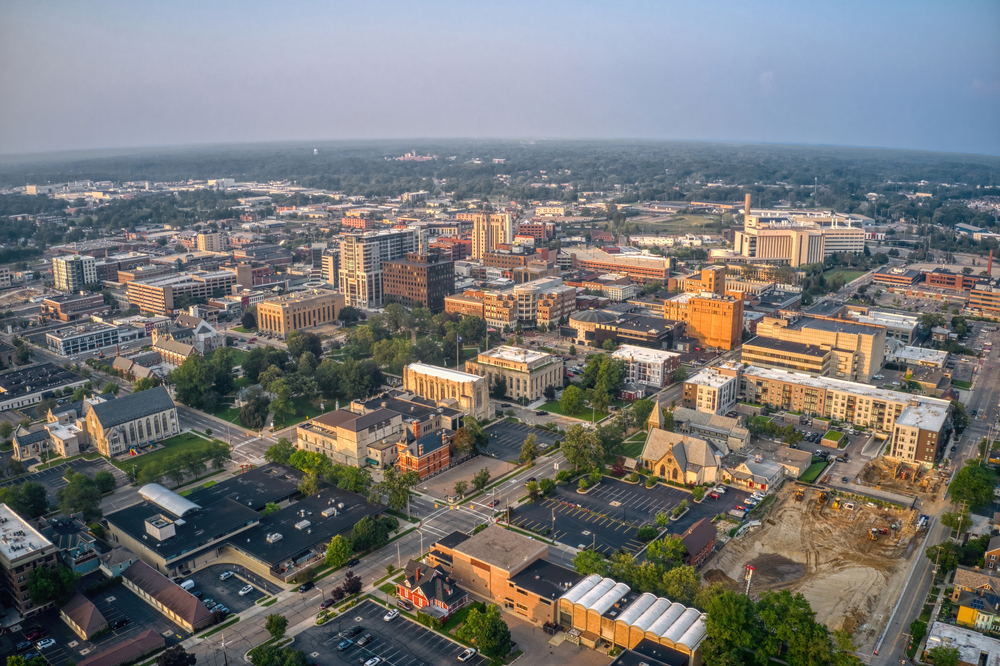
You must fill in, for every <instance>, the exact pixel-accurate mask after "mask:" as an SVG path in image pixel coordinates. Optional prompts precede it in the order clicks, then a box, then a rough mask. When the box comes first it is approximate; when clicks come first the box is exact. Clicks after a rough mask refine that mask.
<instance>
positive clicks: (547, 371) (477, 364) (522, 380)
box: [465, 346, 563, 401]
mask: <svg viewBox="0 0 1000 666" xmlns="http://www.w3.org/2000/svg"><path fill="white" fill-rule="evenodd" d="M465 370H466V372H469V373H471V374H474V375H480V376H483V377H486V379H487V387H488V386H489V385H490V384H492V383H493V382H495V381H496V380H495V378H496V377H498V376H499V377H503V378H504V380H505V381H506V382H507V396H508V397H510V398H513V399H514V400H519V399H521V398H522V397H524V398H527V399H528V400H529V401H532V400H537V399H539V398H541V397H542V392H543V391H545V388H546V387H547V386H554V387H556V388H560V387H562V378H563V361H562V359H561V358H559V357H557V356H553V355H552V354H546V353H543V352H537V351H532V350H531V349H522V348H521V347H508V346H502V347H497V348H496V349H490V350H489V351H485V352H481V353H480V354H479V356H477V357H476V360H474V361H466V362H465Z"/></svg>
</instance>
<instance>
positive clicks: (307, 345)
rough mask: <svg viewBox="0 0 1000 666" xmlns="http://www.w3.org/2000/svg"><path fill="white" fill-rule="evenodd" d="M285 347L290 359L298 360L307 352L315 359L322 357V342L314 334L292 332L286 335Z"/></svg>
mask: <svg viewBox="0 0 1000 666" xmlns="http://www.w3.org/2000/svg"><path fill="white" fill-rule="evenodd" d="M285 346H286V347H287V348H288V353H289V354H290V355H291V357H292V358H299V357H300V356H302V354H304V353H305V352H307V351H308V352H312V353H313V356H315V357H316V358H320V357H321V356H323V341H322V340H320V338H319V336H318V335H316V334H315V333H303V332H302V331H292V332H291V333H289V334H288V339H287V340H286V341H285Z"/></svg>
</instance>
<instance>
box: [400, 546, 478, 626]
mask: <svg viewBox="0 0 1000 666" xmlns="http://www.w3.org/2000/svg"><path fill="white" fill-rule="evenodd" d="M396 596H397V597H399V598H400V599H406V600H407V601H409V602H410V603H411V604H413V607H414V609H416V610H422V611H423V612H425V613H427V614H428V615H433V616H434V617H437V618H440V619H441V620H442V621H443V620H447V619H448V618H449V617H450V616H451V614H452V613H454V612H455V611H457V610H458V609H459V608H461V607H462V606H464V605H465V604H467V603H469V593H468V592H466V591H465V590H463V589H462V588H460V587H459V586H458V584H457V583H456V582H455V580H454V579H452V578H451V577H450V576H449V575H448V574H447V573H445V572H444V570H443V569H441V568H440V567H432V566H430V565H427V564H424V563H423V562H417V561H415V560H410V561H409V562H407V563H406V578H405V579H403V582H401V583H396Z"/></svg>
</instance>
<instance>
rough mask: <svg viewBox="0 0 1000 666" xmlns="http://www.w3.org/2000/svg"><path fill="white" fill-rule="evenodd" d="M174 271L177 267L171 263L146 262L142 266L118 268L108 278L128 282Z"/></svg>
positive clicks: (169, 273) (173, 272)
mask: <svg viewBox="0 0 1000 666" xmlns="http://www.w3.org/2000/svg"><path fill="white" fill-rule="evenodd" d="M176 272H177V268H175V267H174V266H172V265H168V266H160V265H149V264H146V265H142V266H133V267H132V268H119V269H118V272H117V274H116V277H113V278H108V279H110V280H112V281H115V282H121V283H123V284H125V283H128V282H134V281H135V280H146V279H149V278H154V277H159V276H161V275H173V274H175V273H176Z"/></svg>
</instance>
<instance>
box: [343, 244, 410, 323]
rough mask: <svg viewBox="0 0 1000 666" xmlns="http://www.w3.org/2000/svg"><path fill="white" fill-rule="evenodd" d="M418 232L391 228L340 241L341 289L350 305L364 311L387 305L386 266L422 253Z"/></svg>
mask: <svg viewBox="0 0 1000 666" xmlns="http://www.w3.org/2000/svg"><path fill="white" fill-rule="evenodd" d="M419 249H420V248H419V238H418V235H417V230H416V229H391V230H386V231H370V232H366V233H351V234H343V235H342V236H341V240H340V267H339V269H338V270H339V284H340V290H341V292H343V293H344V295H345V296H346V299H347V303H346V304H347V305H351V306H354V307H362V308H374V307H380V306H381V305H382V304H383V291H382V284H383V282H382V275H383V264H385V263H386V262H389V261H392V260H394V259H405V258H406V256H407V255H408V254H410V253H412V252H418V251H419Z"/></svg>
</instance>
